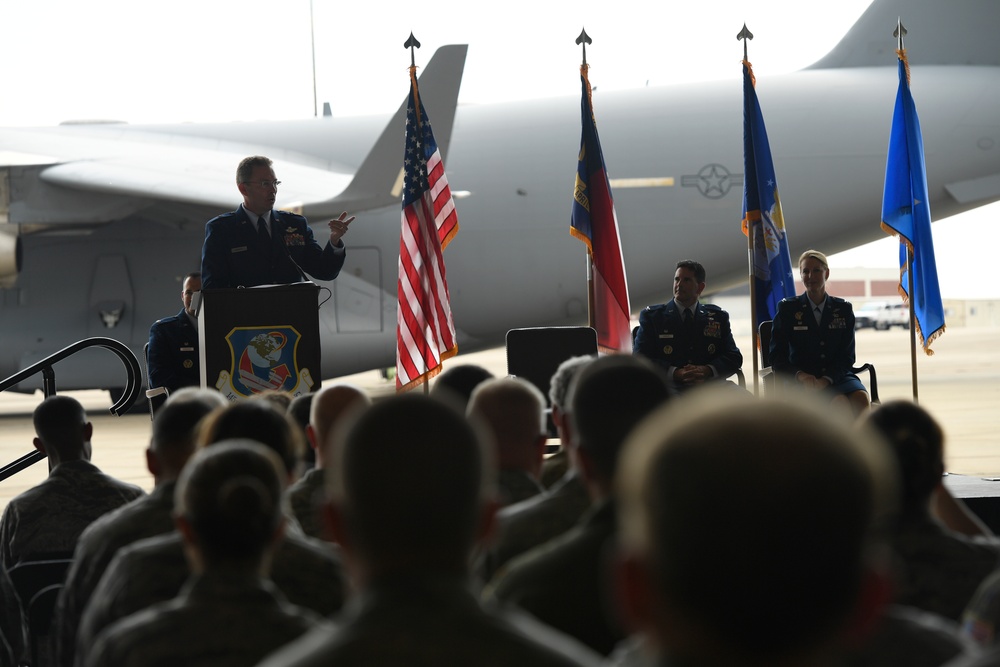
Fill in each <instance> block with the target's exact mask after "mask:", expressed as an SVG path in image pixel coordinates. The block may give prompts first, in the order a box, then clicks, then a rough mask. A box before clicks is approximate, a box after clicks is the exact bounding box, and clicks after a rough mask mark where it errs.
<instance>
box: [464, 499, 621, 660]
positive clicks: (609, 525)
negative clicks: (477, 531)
mask: <svg viewBox="0 0 1000 667" xmlns="http://www.w3.org/2000/svg"><path fill="white" fill-rule="evenodd" d="M616 525H617V522H616V517H615V506H614V503H613V502H612V501H610V500H604V501H602V502H600V503H598V504H597V505H594V506H593V507H592V508H591V510H590V511H589V512H587V514H585V515H584V516H583V518H582V519H580V522H579V523H578V524H577V525H576V527H575V528H573V529H572V530H570V531H569V532H567V533H564V534H563V535H562V536H560V537H558V538H556V539H554V540H550V541H549V542H546V543H545V544H543V545H542V546H540V547H537V548H535V549H532V550H531V551H529V552H527V553H525V554H522V555H521V556H519V557H517V558H515V559H514V560H512V561H510V562H509V563H508V564H507V565H506V566H504V567H503V568H501V570H500V571H499V572H498V573H497V576H496V577H494V579H493V581H492V582H490V585H489V586H487V587H486V589H484V591H483V594H484V597H485V598H486V599H487V600H499V601H501V602H505V603H509V604H515V605H517V606H519V607H520V608H522V609H524V610H525V611H527V612H528V613H530V614H532V615H533V616H534V617H535V618H537V619H538V620H540V621H542V622H543V623H547V624H548V625H551V626H552V627H553V628H555V629H556V630H559V631H560V632H565V633H566V634H568V635H570V636H571V637H575V638H576V639H578V640H579V641H581V642H583V643H584V644H586V645H587V646H589V647H591V648H592V649H594V650H595V651H597V652H599V653H601V654H603V655H608V654H609V653H610V652H611V651H612V649H614V647H615V645H616V644H617V643H618V642H619V641H621V640H622V639H624V638H625V633H624V632H623V630H622V628H621V627H620V626H619V624H618V622H617V620H616V619H615V618H614V613H613V610H614V604H613V602H614V601H613V600H612V598H611V590H612V589H611V580H610V579H611V571H610V567H609V562H608V559H607V555H608V554H607V547H608V546H609V543H610V542H612V541H613V539H614V536H615V534H616Z"/></svg>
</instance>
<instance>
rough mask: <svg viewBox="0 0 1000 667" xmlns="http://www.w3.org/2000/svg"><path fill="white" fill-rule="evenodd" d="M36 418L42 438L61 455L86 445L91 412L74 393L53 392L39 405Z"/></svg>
mask: <svg viewBox="0 0 1000 667" xmlns="http://www.w3.org/2000/svg"><path fill="white" fill-rule="evenodd" d="M32 422H33V424H34V427H35V435H37V436H38V439H39V440H41V441H42V442H43V443H44V444H45V446H46V447H51V448H53V449H55V450H56V451H57V452H58V453H59V455H60V456H61V457H64V456H66V455H70V454H75V453H77V452H78V451H80V450H81V449H82V448H83V447H84V443H85V442H86V435H85V428H86V426H87V412H86V411H85V410H84V409H83V406H82V405H80V402H79V401H78V400H76V399H75V398H73V397H72V396H60V395H56V396H49V397H48V398H46V399H45V400H43V401H42V402H41V403H39V404H38V407H36V408H35V412H34V414H33V415H32Z"/></svg>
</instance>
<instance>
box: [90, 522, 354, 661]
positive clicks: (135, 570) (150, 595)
mask: <svg viewBox="0 0 1000 667" xmlns="http://www.w3.org/2000/svg"><path fill="white" fill-rule="evenodd" d="M189 575H190V569H189V568H188V564H187V560H186V559H185V558H184V549H183V545H182V542H181V538H180V535H179V534H177V533H171V534H169V535H161V536H159V537H153V538H149V539H146V540H142V541H140V542H136V543H135V544H132V545H129V546H127V547H124V548H122V549H120V550H119V551H118V554H117V555H116V556H115V558H114V560H112V561H111V565H109V566H108V571H107V572H106V573H105V576H104V577H102V578H101V581H100V583H99V584H98V585H97V588H96V589H95V590H94V595H93V596H92V597H91V600H90V602H89V603H88V604H87V608H86V609H85V610H84V612H83V617H82V618H81V620H80V629H79V632H78V634H77V657H78V658H79V657H80V656H81V655H86V652H87V651H88V650H89V648H90V645H91V643H92V642H93V640H94V638H95V637H96V636H97V635H98V634H99V633H100V632H101V631H102V630H103V629H104V628H106V627H108V626H109V625H110V624H111V623H113V622H114V621H117V620H119V619H121V618H124V617H125V616H128V615H130V614H133V613H135V612H137V611H140V610H142V609H145V608H146V607H149V606H150V605H153V604H155V603H157V602H162V601H164V600H170V599H171V598H173V597H175V596H176V595H177V593H178V591H180V590H181V587H182V586H183V585H184V582H185V581H186V580H187V578H188V576H189ZM270 578H271V581H273V582H274V584H275V585H276V586H277V587H278V590H280V591H281V592H282V593H283V594H284V595H285V597H287V598H288V600H289V602H291V603H292V604H294V605H298V606H300V607H305V608H306V609H311V610H312V611H314V612H316V613H318V614H320V615H322V616H327V615H329V614H332V613H333V612H335V611H337V610H338V609H340V607H341V606H342V605H343V602H344V596H345V586H344V578H343V571H342V569H341V565H340V559H339V558H338V557H337V555H336V554H335V552H334V551H333V549H332V547H331V546H330V545H328V544H325V543H322V542H318V541H316V540H312V539H310V538H306V537H297V536H295V535H290V534H286V535H285V539H284V540H282V541H281V544H280V545H278V548H277V550H276V551H275V553H274V559H273V562H272V564H271V577H270ZM78 664H79V663H78Z"/></svg>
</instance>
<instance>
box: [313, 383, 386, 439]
mask: <svg viewBox="0 0 1000 667" xmlns="http://www.w3.org/2000/svg"><path fill="white" fill-rule="evenodd" d="M371 404H372V400H371V399H370V398H368V394H366V393H365V392H364V391H363V390H362V389H361V388H360V387H358V386H356V385H353V384H348V383H346V382H339V383H337V384H332V385H327V386H325V387H323V388H322V389H320V390H319V391H318V392H316V394H315V398H314V399H313V401H312V405H311V406H310V410H309V423H310V424H311V425H312V427H313V430H314V431H315V434H316V439H317V446H318V447H323V446H324V445H325V443H326V441H327V440H328V439H329V437H330V434H331V433H332V432H333V430H334V428H336V426H337V424H338V423H339V422H340V421H341V419H342V418H344V417H346V416H347V415H348V414H351V413H353V412H354V410H363V409H365V408H367V407H369V406H370V405H371Z"/></svg>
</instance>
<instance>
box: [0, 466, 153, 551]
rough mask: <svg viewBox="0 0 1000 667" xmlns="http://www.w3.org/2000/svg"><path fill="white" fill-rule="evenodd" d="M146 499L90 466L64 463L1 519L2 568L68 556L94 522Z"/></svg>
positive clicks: (17, 499) (135, 489)
mask: <svg viewBox="0 0 1000 667" xmlns="http://www.w3.org/2000/svg"><path fill="white" fill-rule="evenodd" d="M142 495H144V491H143V490H142V489H140V488H139V487H138V486H134V485H132V484H126V483H125V482H122V481H119V480H117V479H115V478H113V477H111V476H109V475H105V474H104V473H103V472H101V471H100V470H99V469H98V468H97V466H95V465H93V464H92V463H90V462H89V461H83V460H79V461H66V462H65V463H60V464H59V465H57V466H56V467H55V468H54V469H53V470H52V471H51V472H50V473H49V476H48V478H47V479H46V480H45V481H44V482H42V483H41V484H39V485H37V486H35V487H34V488H31V489H28V490H27V491H25V492H24V493H22V494H20V495H19V496H17V497H15V498H14V499H13V500H11V501H10V504H8V505H7V508H6V509H5V510H4V512H3V518H0V566H3V567H4V568H6V569H8V570H9V569H10V568H12V567H13V566H15V565H17V564H18V563H19V562H21V561H23V560H31V559H32V558H34V557H37V556H45V555H52V554H71V553H73V549H74V548H75V547H76V541H77V539H78V538H79V537H80V533H82V532H83V529H84V528H86V527H87V526H88V525H90V523H91V522H93V521H94V519H96V518H98V517H99V516H101V515H103V514H105V513H107V512H110V511H111V510H113V509H115V508H116V507H120V506H121V505H124V504H125V503H127V502H129V501H130V500H134V499H135V498H138V497H139V496H142Z"/></svg>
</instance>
